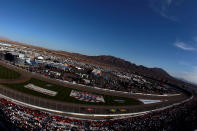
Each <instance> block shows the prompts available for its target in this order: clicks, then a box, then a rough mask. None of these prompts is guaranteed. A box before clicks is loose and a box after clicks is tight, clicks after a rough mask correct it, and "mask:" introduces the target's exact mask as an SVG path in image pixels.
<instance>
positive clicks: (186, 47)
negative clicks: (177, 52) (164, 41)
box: [174, 41, 197, 51]
mask: <svg viewBox="0 0 197 131" xmlns="http://www.w3.org/2000/svg"><path fill="white" fill-rule="evenodd" d="M174 45H175V46H176V47H178V48H180V49H182V50H186V51H196V50H197V48H195V47H192V46H190V45H188V44H186V43H184V42H181V41H177V42H175V44H174Z"/></svg>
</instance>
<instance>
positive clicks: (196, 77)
mask: <svg viewBox="0 0 197 131" xmlns="http://www.w3.org/2000/svg"><path fill="white" fill-rule="evenodd" d="M179 77H180V78H182V79H184V80H186V81H188V82H191V83H195V84H197V66H195V67H193V70H192V71H191V72H184V73H182V74H181V75H180V74H179Z"/></svg>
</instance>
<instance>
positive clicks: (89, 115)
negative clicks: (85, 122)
mask: <svg viewBox="0 0 197 131" xmlns="http://www.w3.org/2000/svg"><path fill="white" fill-rule="evenodd" d="M0 97H3V98H6V99H9V100H11V101H13V102H15V103H18V104H21V105H23V106H24V105H25V106H28V107H32V108H37V109H40V110H44V111H49V112H54V113H63V114H70V115H75V116H85V117H134V116H139V115H144V114H148V113H150V112H155V111H161V110H164V109H167V108H170V107H172V106H176V105H179V104H182V103H184V102H187V101H189V100H191V99H192V98H193V96H191V97H190V98H188V99H186V100H184V101H182V102H179V103H174V104H172V105H169V106H166V107H162V108H158V109H154V110H149V111H143V112H136V113H125V114H84V113H74V112H64V111H59V110H53V109H48V108H43V107H39V106H35V105H31V104H28V103H24V102H21V101H18V100H15V99H12V98H10V97H7V96H5V95H2V94H0Z"/></svg>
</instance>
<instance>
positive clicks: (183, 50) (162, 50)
mask: <svg viewBox="0 0 197 131" xmlns="http://www.w3.org/2000/svg"><path fill="white" fill-rule="evenodd" d="M0 3H1V4H0V36H2V37H6V38H9V39H11V40H17V41H20V42H26V43H30V44H34V45H38V46H43V47H47V48H51V49H58V50H66V51H71V52H79V53H83V54H87V55H102V54H106V55H113V56H117V57H121V58H124V59H126V60H129V61H131V62H133V63H136V64H138V65H145V66H148V67H161V68H164V69H165V70H167V71H168V72H169V73H170V74H172V75H174V76H178V77H180V78H183V79H185V80H189V81H191V82H195V83H197V30H196V29H197V24H196V23H197V1H196V0H189V1H188V0H57V1H54V0H53V1H52V0H39V1H35V0H32V1H31V0H28V1H27V0H24V1H23V0H18V1H14V0H0Z"/></svg>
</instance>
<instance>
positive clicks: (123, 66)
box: [0, 37, 196, 87]
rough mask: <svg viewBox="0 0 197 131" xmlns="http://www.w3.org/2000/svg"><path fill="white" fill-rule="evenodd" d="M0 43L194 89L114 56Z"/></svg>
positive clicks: (186, 83)
mask: <svg viewBox="0 0 197 131" xmlns="http://www.w3.org/2000/svg"><path fill="white" fill-rule="evenodd" d="M0 42H7V43H10V44H15V45H22V46H26V47H29V48H33V49H36V50H39V51H40V52H43V51H46V52H48V53H51V54H53V55H55V56H60V57H65V58H68V57H69V58H72V59H74V60H78V61H82V62H85V63H91V64H97V65H101V66H105V67H111V68H116V69H120V70H124V71H129V72H133V73H135V74H140V75H142V76H144V77H149V78H153V79H156V80H162V81H166V82H170V83H174V84H177V85H180V86H182V85H185V86H190V87H196V86H195V85H193V84H190V83H188V82H185V81H182V80H180V79H176V78H173V77H172V76H170V75H169V74H168V73H167V72H166V71H165V70H163V69H161V68H148V67H145V66H143V65H136V64H134V63H131V62H129V61H126V60H124V59H121V58H117V57H114V56H109V55H100V56H87V55H82V54H79V53H71V52H67V51H57V50H52V49H47V48H43V47H38V46H33V45H29V44H26V43H21V42H17V41H12V40H9V39H7V38H5V37H0Z"/></svg>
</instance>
